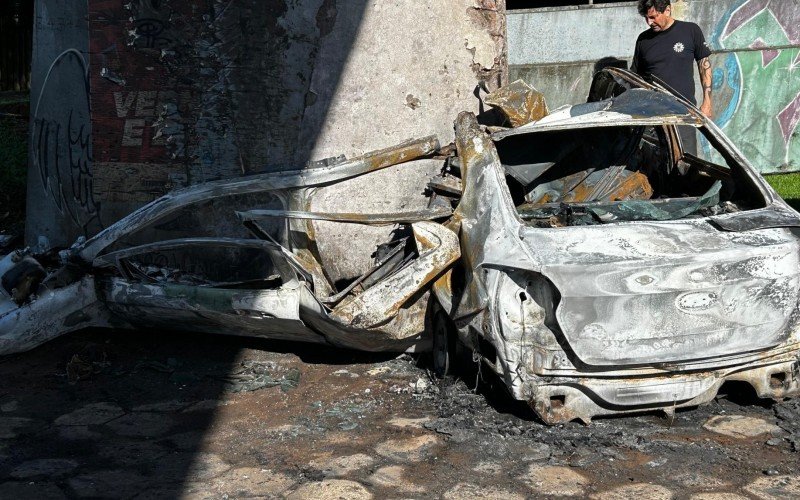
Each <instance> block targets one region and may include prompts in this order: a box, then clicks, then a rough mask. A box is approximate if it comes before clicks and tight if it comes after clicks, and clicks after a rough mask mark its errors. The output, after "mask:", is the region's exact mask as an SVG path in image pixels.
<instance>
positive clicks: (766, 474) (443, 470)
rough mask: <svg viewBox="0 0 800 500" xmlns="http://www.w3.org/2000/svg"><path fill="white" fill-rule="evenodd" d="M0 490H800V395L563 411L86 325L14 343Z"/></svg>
mask: <svg viewBox="0 0 800 500" xmlns="http://www.w3.org/2000/svg"><path fill="white" fill-rule="evenodd" d="M0 380H1V381H2V382H0V498H14V499H19V498H35V499H51V498H65V497H67V498H68V497H104V498H243V497H246V498H253V497H256V498H259V497H260V498H273V497H289V498H314V499H325V498H372V497H375V498H415V497H416V498H421V497H424V498H437V497H441V498H446V499H456V498H469V499H473V498H531V497H535V498H546V497H559V496H577V497H589V498H602V499H617V498H619V499H623V498H624V499H628V498H639V499H648V498H649V499H668V498H676V499H677V498H696V499H735V498H765V499H771V498H791V497H794V498H797V497H800V467H798V465H800V463H799V462H798V453H797V451H798V449H800V404H798V403H797V402H793V401H787V402H783V403H780V404H770V403H767V402H760V401H757V400H755V399H752V397H751V396H750V395H749V393H748V392H747V391H742V390H741V389H742V388H741V387H730V388H729V391H728V392H729V394H728V395H727V396H725V395H723V396H721V397H720V398H718V399H717V400H716V401H714V402H713V403H711V404H710V405H707V406H704V407H702V408H699V409H695V410H691V411H683V412H679V413H678V414H677V416H676V418H675V419H674V421H669V420H667V419H666V418H664V417H663V416H659V415H642V416H637V417H627V418H613V419H601V420H597V421H595V423H593V424H592V425H591V426H588V427H587V426H583V425H581V424H577V423H575V424H569V425H563V426H557V427H546V426H544V425H542V424H541V423H539V422H538V421H537V420H536V419H535V418H534V416H533V415H532V414H531V413H530V412H529V411H528V410H527V409H526V407H524V405H519V404H515V403H514V402H512V401H511V400H510V399H509V398H508V397H507V396H506V395H505V394H504V392H503V391H502V389H501V388H499V386H497V382H495V381H492V380H491V379H490V380H487V381H484V382H482V383H479V384H478V387H477V391H473V388H474V385H475V384H474V380H471V381H469V382H465V381H446V382H443V383H435V382H432V381H431V380H430V379H429V377H428V374H427V372H426V370H425V369H424V365H423V364H421V363H419V362H418V361H417V360H415V359H413V358H410V357H408V356H403V357H400V358H396V359H395V358H393V357H391V356H377V355H365V354H359V353H353V352H349V351H342V350H336V349H327V348H319V347H309V346H306V345H299V344H289V343H272V342H260V341H253V340H247V339H239V338H228V337H219V336H205V335H199V336H190V335H181V334H172V333H162V332H155V333H154V332H148V333H144V332H109V331H95V332H83V333H79V334H75V335H71V336H67V337H65V338H62V339H59V340H57V341H54V342H51V343H49V344H47V345H45V346H43V347H41V348H39V349H37V350H35V351H32V352H29V353H25V354H22V355H15V356H10V357H5V358H0Z"/></svg>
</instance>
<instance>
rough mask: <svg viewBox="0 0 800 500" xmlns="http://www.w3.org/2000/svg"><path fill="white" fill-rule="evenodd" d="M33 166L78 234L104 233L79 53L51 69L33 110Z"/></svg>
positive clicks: (83, 67)
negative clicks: (95, 187) (94, 185)
mask: <svg viewBox="0 0 800 500" xmlns="http://www.w3.org/2000/svg"><path fill="white" fill-rule="evenodd" d="M31 142H32V145H31V148H32V155H31V161H32V165H33V168H34V171H35V172H38V174H39V178H40V179H41V183H42V188H43V189H44V192H45V193H46V195H47V196H48V198H49V199H50V200H51V201H52V202H53V203H54V204H55V206H56V208H57V209H58V212H59V213H60V214H61V215H62V216H63V217H65V218H66V219H67V220H68V221H69V222H71V223H72V224H74V226H75V227H76V228H77V229H78V231H79V233H81V234H83V235H90V234H93V233H94V232H96V231H97V230H98V229H100V228H102V223H101V221H100V203H99V202H98V201H97V200H96V199H95V196H94V190H93V184H94V174H93V172H92V127H91V122H90V107H89V80H88V64H87V62H86V59H85V58H84V56H83V54H81V53H80V52H79V51H78V50H76V49H68V50H65V51H64V52H62V53H61V54H60V55H59V56H58V57H56V58H55V60H54V61H53V62H52V64H51V65H50V68H49V69H48V71H47V74H46V75H45V78H44V82H43V83H42V87H41V91H40V93H39V95H38V97H37V99H36V101H35V104H34V111H33V131H32V141H31Z"/></svg>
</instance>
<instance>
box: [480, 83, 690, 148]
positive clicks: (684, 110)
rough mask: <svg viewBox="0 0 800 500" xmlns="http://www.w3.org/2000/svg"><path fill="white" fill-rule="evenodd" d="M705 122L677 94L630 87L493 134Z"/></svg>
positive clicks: (498, 137) (497, 138)
mask: <svg viewBox="0 0 800 500" xmlns="http://www.w3.org/2000/svg"><path fill="white" fill-rule="evenodd" d="M703 124H704V120H703V117H702V116H698V115H697V114H696V113H695V112H694V111H693V110H691V109H690V108H689V107H688V106H687V105H685V104H684V103H682V102H681V101H680V100H678V99H677V98H676V97H673V96H669V95H666V94H660V93H656V92H650V91H648V90H645V89H631V90H629V91H627V92H625V93H623V94H621V95H619V96H618V97H612V98H610V99H606V100H603V101H597V102H592V103H586V104H577V105H575V106H565V107H563V108H559V109H557V110H555V111H553V112H551V113H550V114H549V115H547V116H546V117H544V118H542V119H541V120H539V121H536V122H533V123H529V124H527V125H523V126H521V127H517V128H512V129H509V130H503V131H500V132H495V133H494V134H492V139H494V140H495V141H501V140H503V139H505V138H506V137H512V136H515V135H520V134H529V133H531V132H538V131H544V130H565V129H576V130H577V129H581V128H588V127H603V126H609V127H636V126H644V125H687V126H692V127H699V126H701V125H703Z"/></svg>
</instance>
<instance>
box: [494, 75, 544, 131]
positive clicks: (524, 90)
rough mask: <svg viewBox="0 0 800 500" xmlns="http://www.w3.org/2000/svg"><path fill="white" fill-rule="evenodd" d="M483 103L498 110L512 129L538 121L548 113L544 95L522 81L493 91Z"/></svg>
mask: <svg viewBox="0 0 800 500" xmlns="http://www.w3.org/2000/svg"><path fill="white" fill-rule="evenodd" d="M483 102H485V103H486V104H488V105H490V106H494V107H496V108H498V109H500V110H501V111H502V112H503V114H504V115H506V118H507V119H508V121H509V123H511V126H512V127H520V126H522V125H525V124H526V123H531V122H535V121H539V120H541V119H542V118H544V117H545V116H547V115H548V113H549V111H548V109H547V102H546V101H545V97H544V94H542V93H541V92H539V91H538V90H536V89H534V88H533V87H531V86H530V85H528V84H527V83H526V82H525V81H523V80H516V81H515V82H513V83H510V84H508V85H506V86H505V87H501V88H499V89H497V90H495V91H494V92H492V93H490V94H488V95H487V96H486V97H484V98H483Z"/></svg>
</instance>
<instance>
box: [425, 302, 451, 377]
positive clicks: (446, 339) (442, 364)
mask: <svg viewBox="0 0 800 500" xmlns="http://www.w3.org/2000/svg"><path fill="white" fill-rule="evenodd" d="M431 326H432V330H433V351H432V353H431V354H432V357H433V374H434V376H435V377H436V378H439V379H443V378H445V377H447V376H448V375H453V374H454V373H455V368H456V366H455V365H456V360H457V355H456V344H457V340H456V332H455V326H454V325H453V322H452V320H451V319H450V317H449V316H448V315H447V313H446V312H445V311H444V310H443V309H442V308H441V307H439V305H438V304H436V308H435V310H434V313H433V319H432V325H431Z"/></svg>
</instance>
